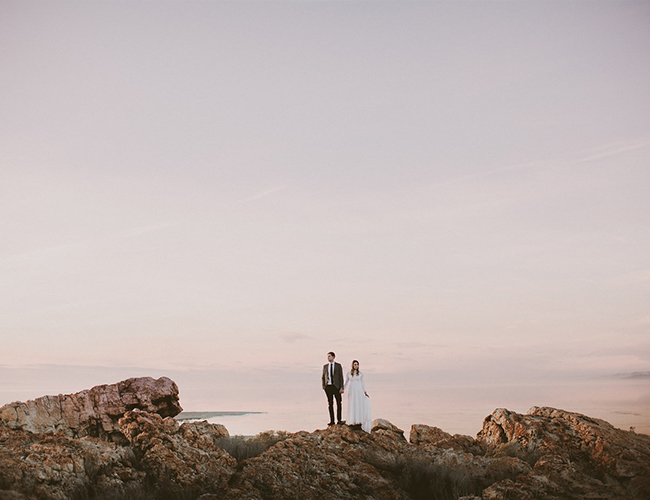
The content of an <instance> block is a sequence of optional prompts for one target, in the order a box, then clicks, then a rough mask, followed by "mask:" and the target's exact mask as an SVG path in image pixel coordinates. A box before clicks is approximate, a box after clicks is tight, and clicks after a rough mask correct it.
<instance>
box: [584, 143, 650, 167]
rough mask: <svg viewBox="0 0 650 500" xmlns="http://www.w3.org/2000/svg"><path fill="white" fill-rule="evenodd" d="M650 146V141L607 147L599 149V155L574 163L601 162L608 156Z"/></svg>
mask: <svg viewBox="0 0 650 500" xmlns="http://www.w3.org/2000/svg"><path fill="white" fill-rule="evenodd" d="M648 144H650V141H643V142H638V143H635V144H628V145H625V146H614V145H610V146H605V147H604V148H599V151H600V152H598V153H592V154H590V155H589V156H586V157H584V158H581V159H580V160H577V161H576V162H574V164H579V163H585V162H588V161H594V160H600V159H601V158H607V157H608V156H615V155H617V154H620V153H625V152H626V151H632V150H633V149H640V148H644V147H646V146H647V145H648Z"/></svg>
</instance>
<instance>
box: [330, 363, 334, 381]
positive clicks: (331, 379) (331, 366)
mask: <svg viewBox="0 0 650 500" xmlns="http://www.w3.org/2000/svg"><path fill="white" fill-rule="evenodd" d="M330 384H334V363H330Z"/></svg>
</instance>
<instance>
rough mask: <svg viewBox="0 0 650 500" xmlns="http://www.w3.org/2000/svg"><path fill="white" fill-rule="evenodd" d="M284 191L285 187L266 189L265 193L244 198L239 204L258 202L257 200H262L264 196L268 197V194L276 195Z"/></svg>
mask: <svg viewBox="0 0 650 500" xmlns="http://www.w3.org/2000/svg"><path fill="white" fill-rule="evenodd" d="M284 189H287V187H286V186H280V187H276V188H273V189H267V190H266V191H262V192H261V193H258V194H256V195H254V196H251V197H250V198H246V199H244V200H241V201H240V202H239V203H249V202H251V201H255V200H259V199H261V198H264V197H266V196H268V195H270V194H273V193H277V192H278V191H282V190H284Z"/></svg>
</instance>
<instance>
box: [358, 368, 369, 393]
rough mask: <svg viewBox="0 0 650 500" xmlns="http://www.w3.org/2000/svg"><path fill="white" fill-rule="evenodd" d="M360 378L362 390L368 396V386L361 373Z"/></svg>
mask: <svg viewBox="0 0 650 500" xmlns="http://www.w3.org/2000/svg"><path fill="white" fill-rule="evenodd" d="M359 378H360V379H361V388H362V389H363V393H364V394H365V395H366V396H368V393H367V392H366V384H364V383H363V373H359ZM368 397H370V396H368Z"/></svg>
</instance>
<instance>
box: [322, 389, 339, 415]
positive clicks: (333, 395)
mask: <svg viewBox="0 0 650 500" xmlns="http://www.w3.org/2000/svg"><path fill="white" fill-rule="evenodd" d="M325 394H327V405H328V407H329V410H330V422H334V399H336V420H337V422H340V421H341V420H342V419H341V393H340V392H339V389H337V388H336V386H334V385H326V386H325Z"/></svg>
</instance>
